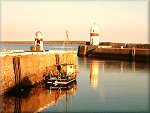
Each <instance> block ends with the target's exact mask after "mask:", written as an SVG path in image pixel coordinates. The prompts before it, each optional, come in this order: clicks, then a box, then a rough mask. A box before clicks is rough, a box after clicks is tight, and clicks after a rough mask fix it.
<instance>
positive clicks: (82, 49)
mask: <svg viewBox="0 0 150 113" xmlns="http://www.w3.org/2000/svg"><path fill="white" fill-rule="evenodd" d="M78 56H82V57H83V56H86V57H91V58H99V59H109V60H125V61H136V62H150V45H149V44H145V45H138V44H126V45H123V44H120V45H119V44H111V45H110V44H107V45H106V44H101V45H98V46H94V45H80V46H79V47H78Z"/></svg>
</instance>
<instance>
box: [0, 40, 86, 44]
mask: <svg viewBox="0 0 150 113" xmlns="http://www.w3.org/2000/svg"><path fill="white" fill-rule="evenodd" d="M64 42H65V41H44V44H63V43H64ZM86 42H87V41H69V42H67V43H69V44H85V43H86ZM0 44H34V41H0Z"/></svg>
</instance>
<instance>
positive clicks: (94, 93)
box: [1, 45, 150, 113]
mask: <svg viewBox="0 0 150 113" xmlns="http://www.w3.org/2000/svg"><path fill="white" fill-rule="evenodd" d="M20 46H21V45H20ZM55 46H56V47H58V48H59V47H61V45H59V46H57V45H55ZM49 47H51V45H50V46H48V47H47V48H49ZM73 47H74V50H77V47H78V45H73ZM77 64H78V71H79V72H78V74H77V80H76V83H73V84H71V85H70V87H71V88H70V89H69V90H50V88H45V86H44V85H39V86H36V87H34V88H32V89H30V90H29V91H28V92H27V94H24V95H23V96H21V97H14V96H13V95H11V96H2V97H1V98H2V104H3V106H2V108H1V109H2V110H3V111H12V112H14V111H15V110H18V111H20V112H25V111H27V112H37V111H39V112H42V113H46V112H51V113H53V112H60V113H62V112H63V113H64V112H68V113H69V112H149V99H150V98H149V76H150V75H149V72H150V67H149V64H146V63H130V62H124V61H111V60H98V59H90V58H78V59H77ZM18 106H20V107H18Z"/></svg>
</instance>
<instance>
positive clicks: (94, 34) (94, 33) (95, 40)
mask: <svg viewBox="0 0 150 113" xmlns="http://www.w3.org/2000/svg"><path fill="white" fill-rule="evenodd" d="M90 44H91V45H99V29H98V27H97V26H96V25H95V23H94V25H93V26H92V27H91V29H90Z"/></svg>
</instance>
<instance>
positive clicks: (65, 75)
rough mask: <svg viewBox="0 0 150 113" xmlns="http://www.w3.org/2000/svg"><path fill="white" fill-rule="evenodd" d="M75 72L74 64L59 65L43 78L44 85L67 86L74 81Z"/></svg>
mask: <svg viewBox="0 0 150 113" xmlns="http://www.w3.org/2000/svg"><path fill="white" fill-rule="evenodd" d="M76 76H77V71H76V66H75V65H74V64H61V65H58V66H57V69H56V70H54V71H53V72H51V73H49V74H47V75H46V76H45V83H46V84H50V85H53V86H58V85H61V86H62V85H67V84H69V83H71V82H73V81H75V80H76Z"/></svg>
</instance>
